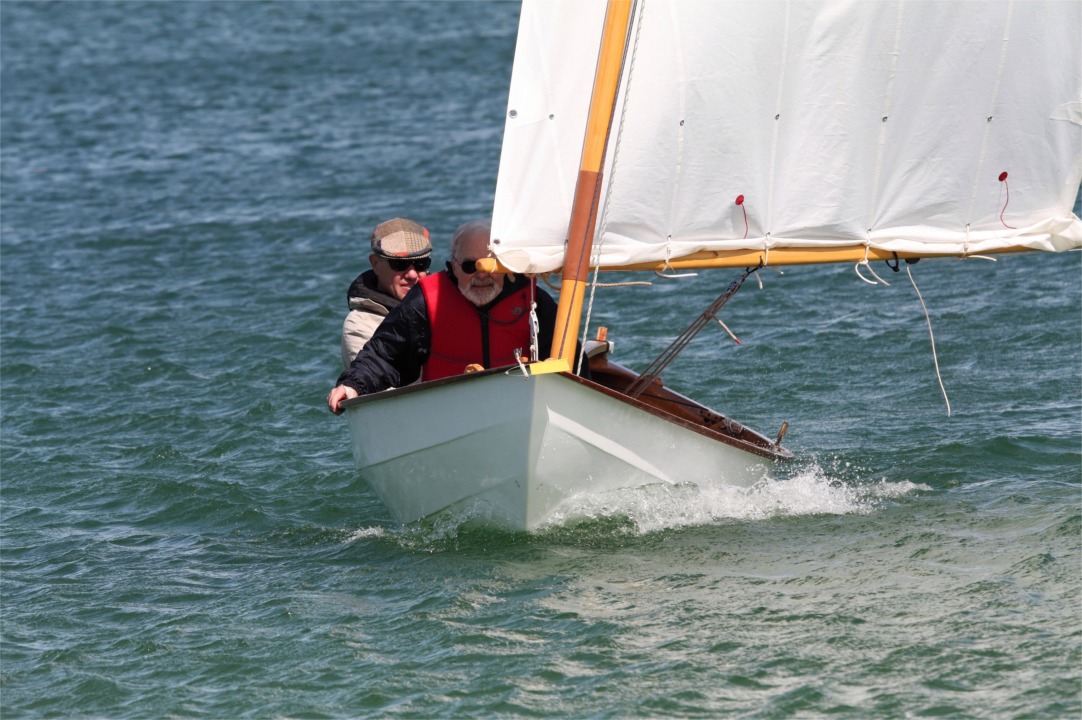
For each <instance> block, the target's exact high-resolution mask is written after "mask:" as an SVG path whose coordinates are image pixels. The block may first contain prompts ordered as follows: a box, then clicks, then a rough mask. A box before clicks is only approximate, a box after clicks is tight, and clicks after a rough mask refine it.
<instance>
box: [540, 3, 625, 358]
mask: <svg viewBox="0 0 1082 720" xmlns="http://www.w3.org/2000/svg"><path fill="white" fill-rule="evenodd" d="M630 18H631V0H609V2H608V6H607V7H606V9H605V26H604V29H603V31H602V33H601V49H600V52H599V53H598V58H597V69H596V71H595V74H594V88H593V93H592V94H591V96H590V116H589V119H588V120H587V123H586V136H585V139H584V140H583V145H582V160H581V161H580V162H579V176H578V181H577V183H576V185H575V198H574V202H573V204H572V206H571V221H570V223H569V225H568V231H567V247H566V249H565V251H564V269H563V275H562V280H563V281H562V284H561V286H560V304H559V308H558V310H557V312H556V330H555V332H554V333H553V338H552V351H551V353H550V357H551V358H559V359H562V360H564V361H566V362H567V365H568V367H572V368H573V367H574V363H575V360H576V358H575V342H576V340H577V339H578V334H579V327H580V325H581V322H582V301H583V297H584V296H585V294H586V284H587V281H588V279H589V272H590V252H591V249H592V246H593V237H594V228H595V226H596V224H597V213H598V202H599V200H600V193H601V175H602V172H601V171H602V167H601V165H602V162H603V161H604V159H605V145H606V144H607V142H608V138H609V129H610V127H611V126H612V115H613V110H614V105H615V103H616V91H617V88H618V87H619V84H620V70H621V67H622V62H623V56H624V47H625V46H626V44H627V28H628V22H629V20H630Z"/></svg>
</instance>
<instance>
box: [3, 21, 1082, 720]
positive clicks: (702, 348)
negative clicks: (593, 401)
mask: <svg viewBox="0 0 1082 720" xmlns="http://www.w3.org/2000/svg"><path fill="white" fill-rule="evenodd" d="M517 13H518V7H517V5H515V4H511V3H481V2H476V3H475V2H465V3H454V2H443V3H390V2H388V3H367V2H365V3H361V2H334V3H284V2H280V3H216V2H206V3H195V2H190V3H189V2H168V3H134V2H118V3H103V2H93V3H90V2H87V3H55V4H46V3H36V2H34V3H31V2H14V1H12V0H4V2H3V3H0V32H2V36H0V54H2V55H0V60H2V62H0V183H2V187H0V239H2V251H0V273H2V276H0V330H2V333H0V359H2V369H0V398H2V410H0V423H2V424H0V610H2V612H0V630H2V638H0V639H2V645H0V715H2V716H3V717H4V718H16V717H27V718H36V717H42V718H44V717H95V718H97V717H106V718H159V717H207V718H235V717H251V718H343V717H376V716H379V717H383V716H402V717H456V718H457V717H492V716H496V717H518V716H524V717H664V716H677V717H755V718H787V717H821V716H827V715H831V716H837V717H876V718H879V717H926V716H936V717H975V718H1003V717H1018V718H1059V717H1063V718H1077V717H1078V716H1079V714H1080V713H1082V642H1080V639H1082V512H1080V510H1082V493H1080V484H1082V483H1080V480H1082V258H1080V256H1079V255H1078V254H1072V255H1067V256H1017V257H1009V258H1003V259H1001V261H1000V262H998V263H990V262H984V261H980V260H970V261H966V262H947V261H941V262H927V261H926V262H921V263H919V264H917V265H916V266H915V267H914V268H913V270H914V273H915V276H916V280H917V282H918V284H919V286H920V289H921V292H922V293H923V294H924V297H925V300H926V302H927V303H928V306H929V312H930V314H931V320H932V326H933V329H934V331H935V335H936V349H937V351H938V359H939V364H940V368H941V372H942V376H943V381H944V384H945V387H946V389H947V392H948V395H949V398H950V403H951V409H952V413H951V415H950V416H948V415H947V413H946V406H945V403H944V400H943V397H942V395H941V394H940V390H939V386H938V384H937V382H936V378H935V374H934V368H933V364H932V354H931V349H930V347H929V343H928V331H927V328H926V327H925V325H924V320H923V317H922V315H921V312H920V306H919V303H918V302H917V300H916V297H915V295H914V293H913V290H912V288H911V287H910V286H909V284H908V281H907V280H906V279H905V277H904V274H899V275H893V274H890V273H889V271H887V270H886V269H881V270H877V272H880V274H890V275H891V276H890V277H888V278H887V279H888V280H890V281H891V283H892V284H891V285H890V286H889V287H871V286H868V285H866V284H864V283H862V282H860V280H859V279H858V278H856V276H855V275H854V274H853V272H852V269H851V268H849V267H841V266H839V267H824V268H797V269H792V270H788V271H786V274H785V275H776V274H774V273H772V272H766V273H763V280H764V287H763V289H762V290H760V289H758V287H757V286H755V285H754V283H752V282H749V283H748V284H747V285H746V286H745V289H743V290H741V292H740V293H739V294H738V295H737V296H736V297H735V298H734V299H733V300H732V301H731V302H730V303H729V305H728V306H727V308H726V312H725V319H726V322H727V324H728V325H729V326H730V327H731V328H732V329H733V330H734V332H735V333H736V334H737V335H738V336H740V338H741V340H742V341H743V342H742V344H741V345H740V346H736V345H735V344H733V343H732V342H731V341H730V340H729V339H728V338H727V336H725V335H724V334H723V333H721V332H720V331H718V330H717V329H716V328H715V329H714V330H707V331H706V332H705V333H704V334H703V335H702V336H701V337H700V338H699V339H698V340H697V341H696V342H695V343H694V344H693V345H692V346H691V348H689V350H688V351H687V353H686V354H685V355H684V356H682V357H681V358H680V360H679V361H678V362H677V363H676V364H675V365H674V366H673V367H672V368H671V369H670V370H669V371H668V373H667V374H666V381H667V382H668V383H669V384H671V385H672V386H674V387H676V388H677V389H678V390H680V391H682V392H685V393H687V394H689V395H692V396H694V397H696V398H698V399H701V400H703V401H704V402H706V403H707V404H709V405H712V406H714V407H717V408H718V409H720V410H723V411H725V412H728V413H731V414H732V415H733V416H735V417H736V418H737V419H739V420H740V421H742V422H744V423H746V424H748V425H750V426H751V427H755V428H758V429H760V430H762V431H763V432H764V433H766V434H773V433H774V432H776V430H777V428H778V427H780V425H781V423H782V422H783V421H788V422H789V423H790V424H791V429H790V431H789V434H788V436H787V440H786V442H787V445H788V446H789V447H791V448H792V449H793V450H794V452H796V453H797V455H798V460H797V462H796V463H795V464H794V465H793V466H792V467H790V468H787V469H784V470H781V471H779V472H778V473H777V475H776V476H775V477H773V478H771V480H770V481H769V482H766V483H764V484H762V485H760V486H758V487H756V488H754V489H753V490H751V491H737V490H731V491H727V492H723V491H716V492H711V493H707V492H703V491H700V490H698V489H697V488H696V487H694V486H691V485H679V486H677V487H674V488H644V489H641V490H637V491H633V492H628V493H626V494H624V495H623V496H621V497H618V498H607V499H606V500H605V502H604V503H602V502H599V501H593V500H589V499H585V500H583V503H582V505H581V507H580V508H579V512H578V513H577V515H576V516H575V517H574V518H572V519H570V520H569V521H568V522H566V523H564V524H562V525H559V526H556V527H552V528H549V529H546V530H544V531H542V532H540V533H537V534H534V535H524V534H521V535H520V534H507V533H500V532H496V531H492V530H488V529H485V528H484V527H481V526H478V525H477V524H476V523H474V522H472V521H471V520H470V519H469V518H466V517H448V518H439V519H437V520H435V521H433V522H431V523H428V524H422V525H415V526H408V527H399V526H397V525H395V524H394V523H393V522H392V521H391V519H390V517H389V516H388V515H387V512H386V510H385V509H384V508H383V507H382V506H381V505H380V504H379V502H378V500H377V499H376V498H375V496H374V494H373V493H372V491H371V490H370V489H369V488H368V486H367V485H366V484H365V482H364V480H363V478H361V477H359V476H358V475H357V473H356V472H355V471H354V470H353V468H352V458H351V455H350V450H349V446H348V442H349V441H348V436H347V432H346V427H345V423H344V421H343V420H342V419H341V418H336V417H334V416H332V415H330V414H329V413H327V412H326V410H325V409H324V407H323V404H322V401H323V398H324V397H325V395H326V392H327V390H328V388H329V386H330V384H331V383H332V382H333V379H334V377H335V376H336V375H337V372H338V369H339V368H338V367H337V362H338V331H339V328H340V324H341V320H342V317H343V315H344V313H345V309H346V307H345V298H344V295H345V289H346V287H347V286H348V284H349V281H350V280H351V279H352V278H353V277H354V276H355V275H356V274H357V272H359V270H360V269H361V268H363V266H364V262H365V258H366V256H367V251H366V250H365V241H366V237H367V234H368V233H369V232H370V229H371V227H372V226H373V225H374V224H375V223H376V222H378V221H380V220H382V219H385V218H387V217H391V216H394V215H399V214H401V215H409V216H411V217H416V218H417V219H418V220H421V221H423V222H425V223H426V224H427V225H428V226H429V227H430V228H431V229H432V231H433V237H434V238H435V239H436V244H437V246H438V250H437V255H438V257H437V260H438V261H439V262H442V260H444V259H445V258H446V245H447V242H448V240H449V237H450V232H451V230H452V229H453V228H454V227H455V226H457V225H458V224H459V223H460V222H462V221H464V220H467V219H469V218H472V217H475V216H479V215H484V214H486V213H487V210H486V208H488V207H490V205H491V200H492V194H493V190H494V186H495V176H496V166H497V162H498V153H499V142H500V137H501V130H502V125H501V123H502V117H503V112H504V104H505V101H506V86H507V82H508V79H509V75H510V64H511V57H512V53H513V45H514V35H515V30H516V27H517ZM731 279H732V277H731V276H730V274H729V273H714V274H703V275H702V276H700V277H699V278H696V279H694V280H688V281H684V282H681V283H667V284H660V282H659V284H655V286H654V287H653V288H650V289H648V290H644V289H640V288H619V289H615V290H613V291H611V292H609V293H607V294H606V295H605V296H604V297H603V298H599V299H598V301H597V305H596V307H595V309H594V322H595V324H600V325H606V326H607V327H609V329H610V335H611V336H612V337H613V338H614V339H615V340H616V358H617V359H618V360H619V361H620V362H622V363H624V364H627V365H630V366H632V367H640V368H641V367H643V366H644V365H645V364H646V363H648V362H649V361H650V360H651V359H653V357H654V355H655V354H657V353H658V352H660V351H661V350H662V349H663V348H664V347H665V346H666V345H667V344H668V342H669V341H670V340H671V339H672V337H673V335H675V333H677V332H678V331H679V330H680V329H682V328H683V327H684V326H685V325H686V324H687V323H688V322H690V320H691V319H692V318H693V317H694V315H695V313H697V312H698V311H699V310H701V308H702V307H704V306H705V305H706V304H708V303H709V302H710V300H712V299H713V298H714V297H715V296H716V295H717V294H718V293H719V292H720V290H721V289H722V288H723V287H724V286H725V285H727V284H728V282H729V281H730V280H731Z"/></svg>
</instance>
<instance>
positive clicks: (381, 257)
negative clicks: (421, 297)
mask: <svg viewBox="0 0 1082 720" xmlns="http://www.w3.org/2000/svg"><path fill="white" fill-rule="evenodd" d="M368 262H369V263H371V265H372V268H371V269H370V270H365V271H364V272H363V273H361V274H360V275H358V276H357V279H355V280H354V281H353V283H352V284H350V286H349V291H348V292H347V293H346V300H347V301H348V302H349V314H348V315H347V316H346V320H345V322H344V323H342V365H343V366H345V367H349V364H350V363H351V362H353V358H355V357H357V353H359V352H360V351H361V348H363V347H364V346H365V344H366V343H367V342H368V340H369V339H370V338H371V337H372V333H374V332H375V331H376V328H377V327H379V324H380V323H381V322H383V318H385V317H386V316H387V313H389V312H390V311H391V309H392V308H394V307H396V306H397V305H398V303H399V302H401V300H402V298H404V297H406V293H408V292H409V291H410V288H412V287H413V286H414V285H416V284H417V282H418V281H419V280H420V279H421V278H423V277H424V276H425V275H427V274H428V268H429V265H431V264H432V243H431V242H429V239H428V230H426V229H425V228H423V227H422V226H420V225H418V224H417V223H415V222H413V221H412V220H406V219H405V218H395V219H393V220H388V221H387V222H383V223H380V224H379V225H377V226H376V229H375V230H373V231H372V253H371V254H370V255H369V256H368Z"/></svg>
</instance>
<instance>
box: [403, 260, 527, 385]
mask: <svg viewBox="0 0 1082 720" xmlns="http://www.w3.org/2000/svg"><path fill="white" fill-rule="evenodd" d="M418 284H419V285H420V286H421V293H422V294H423V295H424V297H425V306H426V308H427V310H428V324H429V327H431V328H432V347H431V348H430V350H429V355H428V361H427V362H426V363H425V364H424V366H423V367H422V369H421V379H422V380H438V379H439V378H445V377H450V376H452V375H461V374H462V373H464V372H465V371H466V366H467V365H469V364H471V363H477V364H479V365H482V366H483V367H485V368H494V367H501V366H503V365H513V364H514V363H515V353H514V351H515V350H518V351H519V352H520V353H521V354H522V355H527V356H528V355H529V353H530V322H529V318H530V285H528V284H527V285H526V286H524V287H523V288H521V289H519V290H517V291H516V292H513V293H511V294H510V295H507V296H506V297H504V298H502V299H501V300H500V301H499V302H497V303H496V304H495V305H493V306H492V307H490V308H489V309H488V312H487V313H482V312H481V311H480V310H478V309H477V307H476V306H475V305H474V304H473V303H471V302H470V301H469V300H467V299H466V298H465V297H464V296H463V295H462V292H461V291H459V289H458V286H457V285H456V284H455V281H454V280H453V279H452V278H451V275H450V273H448V272H447V271H445V270H444V271H440V272H438V273H434V274H432V275H429V276H427V277H424V278H422V279H421V280H420V281H419V283H418Z"/></svg>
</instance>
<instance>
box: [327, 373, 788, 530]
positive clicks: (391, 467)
mask: <svg viewBox="0 0 1082 720" xmlns="http://www.w3.org/2000/svg"><path fill="white" fill-rule="evenodd" d="M347 416H348V418H349V423H350V428H351V434H352V438H353V448H354V454H355V458H356V461H357V465H358V467H359V468H360V469H361V471H362V473H363V475H364V477H365V478H366V480H367V481H368V482H369V483H370V484H371V485H372V487H373V488H374V489H375V490H376V492H377V494H378V495H379V496H380V499H381V500H382V501H383V502H384V504H386V505H387V507H388V508H389V509H390V510H391V512H392V514H393V515H394V516H395V518H396V519H397V520H398V521H400V522H412V521H414V520H418V519H420V518H423V517H426V516H429V515H432V514H433V513H437V512H440V511H442V510H446V509H449V508H454V509H459V510H462V509H468V510H469V514H470V516H473V517H477V516H480V517H485V518H488V519H489V520H490V521H491V522H492V523H493V524H495V525H498V526H501V527H505V528H508V529H513V530H533V529H535V528H537V527H540V526H542V525H544V524H545V523H546V521H547V520H548V519H549V518H550V517H552V516H553V515H554V513H556V512H557V510H558V508H560V507H561V506H564V505H566V504H567V503H569V502H571V501H573V499H574V498H576V497H579V496H582V495H596V494H598V493H605V492H609V491H613V490H617V489H621V488H628V487H638V486H642V485H648V484H653V483H667V484H673V483H676V482H694V483H698V484H722V485H740V486H746V485H750V484H752V483H754V482H755V481H756V480H758V479H760V478H761V477H763V475H764V472H765V467H766V463H767V461H768V460H767V458H766V457H764V456H763V455H768V454H769V452H764V451H763V450H762V449H760V450H759V451H758V453H756V452H751V451H749V449H748V448H746V447H741V446H740V443H734V444H729V443H726V442H720V441H718V440H717V439H715V438H714V437H711V433H710V432H708V431H696V430H693V429H690V428H689V427H686V426H685V424H682V423H680V422H674V420H673V418H671V417H666V414H665V413H662V412H657V411H653V410H651V409H649V408H647V407H645V406H644V405H643V404H642V403H639V402H636V401H629V400H627V399H626V398H623V397H621V396H619V394H618V393H615V392H611V391H607V390H605V389H603V388H601V387H600V386H598V385H595V384H594V383H589V382H586V381H582V380H580V379H578V378H575V377H574V376H571V375H568V374H562V373H561V374H544V375H534V376H530V377H528V378H527V377H526V376H524V375H523V373H522V372H521V371H520V370H518V369H517V368H516V369H513V370H510V371H490V372H486V373H477V374H476V375H474V376H462V377H459V378H450V379H448V380H444V381H438V382H435V383H428V384H422V385H417V386H411V387H409V388H404V389H400V390H395V391H388V392H386V393H380V394H377V395H372V396H367V397H364V398H359V399H358V400H355V401H352V402H350V403H349V404H348V412H347ZM768 450H769V449H768ZM786 454H787V453H785V451H778V455H779V456H785V455H786ZM677 473H678V474H677Z"/></svg>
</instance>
